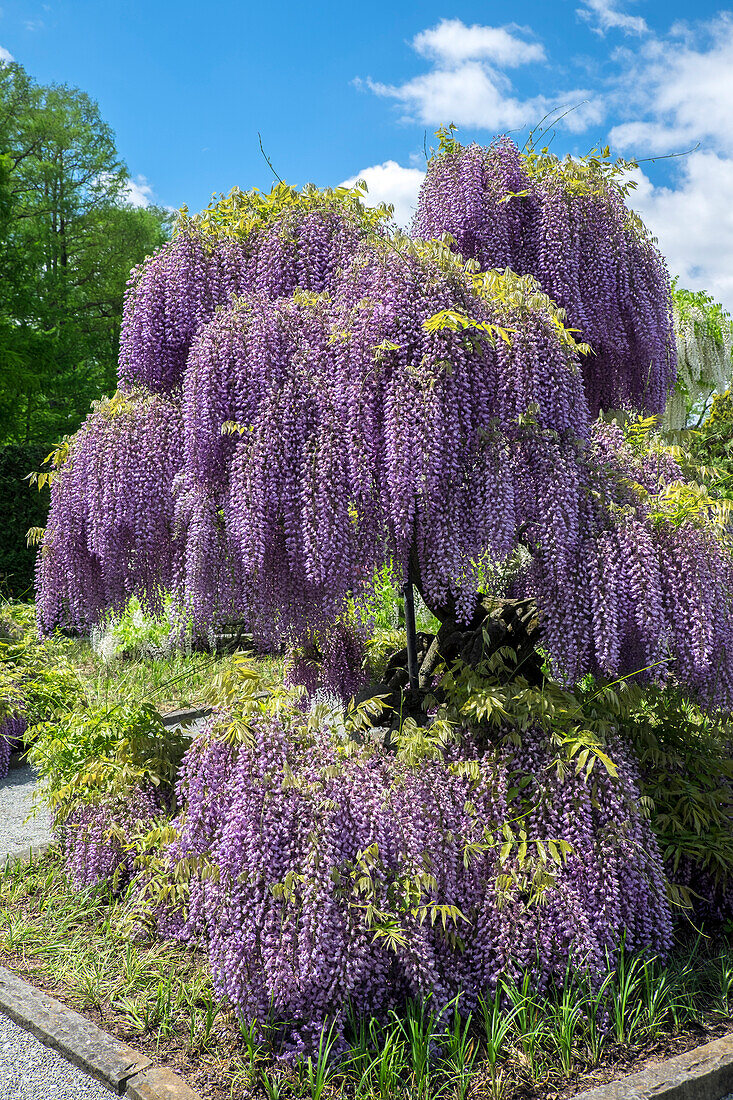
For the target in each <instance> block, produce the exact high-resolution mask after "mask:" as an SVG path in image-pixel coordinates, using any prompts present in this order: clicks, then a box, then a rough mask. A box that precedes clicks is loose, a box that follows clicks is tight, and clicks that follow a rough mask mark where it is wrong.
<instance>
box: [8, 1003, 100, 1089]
mask: <svg viewBox="0 0 733 1100" xmlns="http://www.w3.org/2000/svg"><path fill="white" fill-rule="evenodd" d="M112 1095H113V1093H111V1092H110V1091H109V1089H106V1088H105V1087H104V1085H100V1084H99V1082H98V1081H94V1080H92V1078H91V1077H87V1075H86V1074H85V1073H82V1071H81V1070H80V1069H77V1068H76V1066H72V1064H71V1063H70V1062H67V1061H66V1059H65V1058H62V1057H61V1055H60V1054H57V1053H56V1051H55V1050H49V1048H48V1047H45V1046H44V1045H43V1043H40V1042H39V1041H38V1039H36V1037H35V1036H34V1035H30V1034H29V1033H28V1032H27V1031H23V1029H22V1028H20V1027H18V1026H17V1024H14V1023H13V1021H12V1020H9V1019H8V1018H7V1017H6V1016H2V1015H0V1100H38V1098H39V1097H48V1098H49V1100H50V1098H51V1097H53V1098H54V1100H57V1098H58V1100H109V1098H110V1096H112Z"/></svg>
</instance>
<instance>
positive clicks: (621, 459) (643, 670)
mask: <svg viewBox="0 0 733 1100" xmlns="http://www.w3.org/2000/svg"><path fill="white" fill-rule="evenodd" d="M580 472H581V477H580V480H579V483H578V485H577V488H576V492H575V496H574V498H571V497H570V496H569V495H568V494H567V493H566V492H563V493H562V500H560V499H559V497H558V498H556V503H555V504H554V505H553V507H559V508H561V509H564V511H565V514H566V516H567V517H568V530H569V534H568V537H566V538H565V539H563V541H562V542H561V543H559V542H553V541H551V539H550V538H548V535H547V533H546V531H545V526H546V525H545V523H544V519H543V515H542V511H543V509H542V508H541V507H539V506H537V510H536V513H535V516H534V517H533V518H532V520H531V522H530V523H529V527H528V538H529V539H530V540H534V544H535V545H534V550H535V552H534V554H533V557H532V561H531V564H530V566H529V569H528V570H527V571H526V572H525V573H524V575H523V576H521V577H520V578H519V579H518V580H517V581H516V582H515V587H516V589H517V590H518V591H521V592H523V593H524V594H533V595H535V596H536V598H537V599H538V601H539V604H540V606H541V607H542V609H543V622H544V626H545V637H544V644H546V645H547V648H548V650H549V652H550V653H551V655H552V657H553V660H554V663H555V669H556V671H557V673H558V675H559V676H560V678H562V679H564V680H565V681H566V682H569V683H574V682H576V681H577V680H578V679H579V678H580V677H581V676H582V675H583V674H584V673H585V672H588V671H592V672H594V673H596V674H598V675H602V676H613V675H619V674H621V675H627V674H630V673H637V674H638V676H639V679H641V680H642V681H644V680H649V679H656V680H666V679H669V678H672V679H673V680H674V681H675V682H677V683H678V684H681V685H683V686H684V687H685V688H686V689H688V690H692V691H693V692H695V693H697V695H698V697H699V698H700V700H701V702H703V703H704V704H706V705H723V706H729V705H730V702H731V700H733V661H731V656H730V655H731V652H732V649H731V647H732V646H733V622H732V620H731V600H732V598H733V558H732V557H731V551H730V546H729V544H728V540H727V538H726V537H725V535H724V534H723V533H721V532H720V531H719V530H716V528H715V525H714V524H713V522H712V521H711V520H710V518H709V517H708V516H707V515H706V514H705V512H704V511H702V512H700V511H697V510H696V507H695V505H696V501H695V500H694V498H693V499H692V500H691V501H690V502H688V500H687V498H686V495H685V493H684V489H685V483H684V482H683V481H682V474H681V471H680V470H679V467H678V466H677V464H676V462H675V460H674V459H673V458H672V457H671V456H670V455H669V454H668V453H665V452H662V453H659V454H654V453H653V452H650V451H648V450H643V451H641V452H639V451H635V450H634V449H633V448H632V447H631V446H630V444H629V443H628V442H627V441H626V440H625V438H624V435H623V433H622V431H621V430H620V428H618V427H616V426H615V425H610V424H603V423H601V422H599V423H597V424H596V425H595V426H594V431H593V443H592V446H591V447H590V448H589V452H588V457H587V464H586V467H585V469H583V468H582V467H581V470H580ZM556 479H557V481H558V482H559V483H560V484H561V485H562V476H561V475H559V476H558V475H556ZM679 490H682V492H681V493H679ZM678 494H679V495H678Z"/></svg>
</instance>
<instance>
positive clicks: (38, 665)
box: [0, 604, 79, 736]
mask: <svg viewBox="0 0 733 1100" xmlns="http://www.w3.org/2000/svg"><path fill="white" fill-rule="evenodd" d="M29 610H30V609H28V608H27V607H24V605H17V604H16V605H14V604H6V605H5V606H4V607H3V609H2V613H0V718H1V717H2V716H3V715H6V714H13V715H22V716H23V717H25V718H26V719H27V721H28V723H29V726H30V727H31V728H32V727H33V725H34V724H35V723H36V722H45V721H51V720H53V719H54V718H55V717H56V716H61V715H63V714H65V713H67V712H68V710H69V709H70V708H71V707H72V706H73V705H74V704H75V702H76V700H77V698H78V695H79V688H78V682H77V679H76V676H75V674H74V671H73V669H72V667H71V666H70V664H69V663H68V662H67V661H66V660H65V659H64V658H63V657H62V656H60V655H59V654H56V653H52V652H51V651H50V650H49V647H48V646H47V645H45V644H44V643H41V642H39V641H38V639H37V638H36V636H35V632H34V630H33V629H32V624H29V623H28V618H29ZM29 736H30V734H29Z"/></svg>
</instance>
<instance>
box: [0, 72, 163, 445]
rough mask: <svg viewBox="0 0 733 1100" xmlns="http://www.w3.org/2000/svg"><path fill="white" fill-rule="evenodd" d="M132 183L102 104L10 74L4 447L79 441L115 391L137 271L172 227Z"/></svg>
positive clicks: (2, 348)
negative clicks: (126, 302)
mask: <svg viewBox="0 0 733 1100" xmlns="http://www.w3.org/2000/svg"><path fill="white" fill-rule="evenodd" d="M128 182H129V175H128V172H127V169H126V167H125V165H124V164H123V163H122V161H121V160H120V158H119V155H118V153H117V149H116V146H115V139H114V135H113V133H112V130H111V129H110V127H109V125H108V124H107V123H106V122H104V120H103V119H102V118H101V116H100V114H99V108H98V106H97V104H96V103H95V102H94V101H93V100H91V99H90V98H89V97H88V96H87V95H85V94H84V93H83V92H80V91H78V90H77V89H75V88H70V87H67V86H65V85H58V86H57V85H52V86H49V87H43V86H41V85H38V84H36V83H35V82H34V81H33V80H32V79H31V78H30V77H29V76H28V74H27V73H26V72H25V70H24V69H23V68H22V67H21V66H20V65H17V64H15V63H11V64H3V65H2V66H0V263H2V269H3V280H2V286H1V287H0V442H13V443H22V444H35V443H44V444H46V443H48V442H49V440H51V441H53V440H54V439H56V438H58V437H60V436H62V435H64V434H67V433H69V432H73V431H74V430H76V428H77V427H78V425H79V423H80V422H81V420H82V419H83V417H84V415H85V414H86V412H87V411H88V409H89V405H90V402H91V401H92V400H94V399H95V398H98V397H100V396H101V394H102V393H104V392H105V391H106V392H109V391H110V389H112V388H113V387H114V382H115V373H116V359H117V347H118V341H119V327H120V318H121V313H122V301H123V295H124V290H125V285H126V282H127V278H128V275H129V271H130V268H131V267H132V266H133V265H134V264H135V263H138V262H140V261H141V260H142V259H144V257H145V256H146V255H149V254H151V253H153V252H154V251H156V250H157V249H158V248H159V247H160V245H161V244H163V242H164V241H165V239H166V237H167V234H168V229H167V226H168V220H169V216H168V214H167V212H166V211H162V210H160V209H157V208H147V209H140V208H134V207H132V206H130V205H129V203H128V202H127V201H126V196H127V184H128Z"/></svg>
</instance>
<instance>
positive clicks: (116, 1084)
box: [0, 966, 201, 1100]
mask: <svg viewBox="0 0 733 1100" xmlns="http://www.w3.org/2000/svg"><path fill="white" fill-rule="evenodd" d="M0 1012H2V1013H4V1015H6V1016H9V1017H10V1019H11V1020H13V1021H14V1022H15V1023H16V1024H18V1025H19V1026H20V1027H22V1028H24V1029H25V1030H26V1031H30V1032H31V1034H32V1035H35V1036H36V1038H37V1039H39V1040H40V1041H41V1042H42V1043H43V1044H44V1045H45V1046H47V1047H51V1048H52V1049H53V1050H56V1051H58V1053H59V1054H61V1055H63V1057H64V1058H66V1059H67V1061H69V1062H72V1063H73V1064H74V1065H76V1066H78V1067H79V1068H80V1069H82V1070H84V1072H85V1073H88V1074H90V1076H92V1077H94V1078H96V1080H98V1081H101V1083H102V1084H103V1085H105V1086H106V1087H107V1088H108V1089H110V1090H111V1091H112V1092H114V1093H116V1094H117V1095H118V1096H126V1097H129V1098H130V1100H201V1098H200V1096H199V1094H198V1093H197V1092H194V1090H193V1089H192V1088H191V1087H190V1085H188V1084H187V1083H186V1082H185V1081H184V1080H183V1078H182V1077H179V1076H178V1075H177V1074H175V1073H173V1072H172V1070H169V1069H165V1068H164V1067H162V1066H156V1065H154V1064H153V1063H152V1062H151V1060H150V1059H149V1058H148V1057H147V1056H146V1055H144V1054H140V1053H138V1051H136V1050H133V1048H132V1047H130V1046H128V1045H127V1043H123V1042H121V1041H120V1040H119V1039H115V1038H113V1037H112V1036H111V1035H108V1034H107V1032H106V1031H102V1029H101V1028H100V1027H97V1025H96V1024H93V1023H91V1021H89V1020H87V1019H85V1017H84V1016H82V1015H80V1013H78V1012H75V1011H74V1009H72V1008H69V1007H68V1006H67V1005H65V1004H62V1003H61V1001H57V1000H56V999H55V997H51V996H49V994H47V993H44V992H42V991H41V990H39V989H36V988H35V987H34V986H32V985H30V984H29V983H28V982H26V981H24V980H23V979H22V978H19V977H18V976H17V974H13V972H12V971H11V970H7V969H6V968H5V967H4V966H0Z"/></svg>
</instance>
